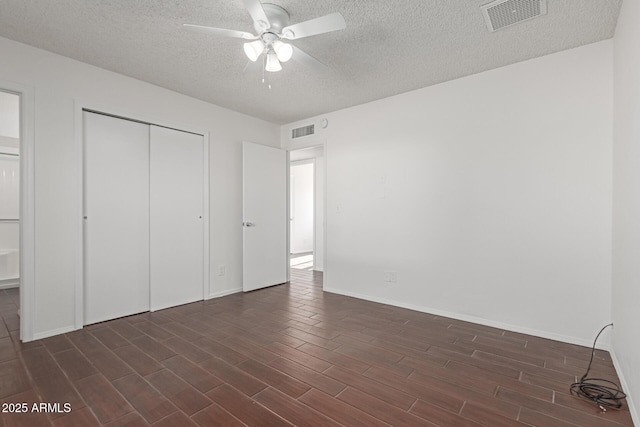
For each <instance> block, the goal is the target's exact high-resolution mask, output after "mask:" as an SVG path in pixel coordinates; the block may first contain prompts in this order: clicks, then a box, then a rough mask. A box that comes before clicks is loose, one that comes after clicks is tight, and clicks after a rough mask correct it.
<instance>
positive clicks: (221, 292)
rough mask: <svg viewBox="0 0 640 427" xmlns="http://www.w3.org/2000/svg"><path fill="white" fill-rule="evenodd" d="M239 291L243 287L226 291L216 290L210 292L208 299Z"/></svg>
mask: <svg viewBox="0 0 640 427" xmlns="http://www.w3.org/2000/svg"><path fill="white" fill-rule="evenodd" d="M238 292H242V288H236V289H228V290H226V291H220V292H215V293H213V294H209V296H208V297H207V299H213V298H220V297H224V296H227V295H231V294H237V293H238Z"/></svg>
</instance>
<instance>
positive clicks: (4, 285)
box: [0, 278, 20, 289]
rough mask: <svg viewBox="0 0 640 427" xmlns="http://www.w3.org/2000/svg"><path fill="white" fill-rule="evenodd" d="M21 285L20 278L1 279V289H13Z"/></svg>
mask: <svg viewBox="0 0 640 427" xmlns="http://www.w3.org/2000/svg"><path fill="white" fill-rule="evenodd" d="M19 286H20V279H19V278H16V279H2V280H0V289H11V288H17V287H19Z"/></svg>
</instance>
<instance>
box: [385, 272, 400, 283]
mask: <svg viewBox="0 0 640 427" xmlns="http://www.w3.org/2000/svg"><path fill="white" fill-rule="evenodd" d="M382 273H383V281H385V282H387V283H396V282H397V281H398V272H397V271H392V270H385V271H383V272H382Z"/></svg>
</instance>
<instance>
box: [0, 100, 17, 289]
mask: <svg viewBox="0 0 640 427" xmlns="http://www.w3.org/2000/svg"><path fill="white" fill-rule="evenodd" d="M19 285H20V96H19V95H17V94H14V93H10V92H4V91H0V289H12V290H11V291H7V292H10V293H12V294H13V293H15V294H16V295H15V296H16V300H17V297H18V287H19Z"/></svg>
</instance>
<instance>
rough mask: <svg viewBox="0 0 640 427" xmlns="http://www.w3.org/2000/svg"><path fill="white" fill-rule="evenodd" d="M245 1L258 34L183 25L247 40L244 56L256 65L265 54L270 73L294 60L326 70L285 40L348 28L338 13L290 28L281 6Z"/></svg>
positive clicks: (265, 66) (251, 0)
mask: <svg viewBox="0 0 640 427" xmlns="http://www.w3.org/2000/svg"><path fill="white" fill-rule="evenodd" d="M243 2H244V5H245V7H246V8H247V9H248V11H249V14H250V15H251V18H252V19H253V28H254V29H255V32H256V34H253V33H249V32H246V31H237V30H227V29H223V28H215V27H207V26H203V25H194V24H184V26H185V27H186V28H188V29H191V30H195V31H200V32H205V33H209V34H215V35H219V36H223V37H233V38H240V39H244V40H248V41H247V42H246V43H245V44H244V52H245V54H246V55H247V57H248V58H249V59H250V60H251V61H252V62H256V61H257V60H258V58H260V56H261V55H262V54H263V53H264V70H266V71H269V72H276V71H280V70H282V65H281V62H287V61H288V60H290V59H291V58H292V57H293V59H294V60H296V61H298V62H301V63H303V64H305V65H307V66H310V67H312V68H316V69H325V68H326V66H325V65H324V64H322V63H321V62H320V61H318V60H317V59H315V58H314V57H312V56H311V55H308V54H306V53H305V52H303V51H302V50H300V48H298V47H294V46H293V45H291V44H289V43H286V42H285V41H283V40H286V41H288V40H298V39H301V38H303V37H309V36H315V35H318V34H324V33H329V32H331V31H337V30H343V29H345V28H346V27H347V25H346V23H345V21H344V18H343V17H342V15H340V14H339V13H331V14H329V15H325V16H321V17H319V18H315V19H310V20H308V21H304V22H300V23H298V24H293V25H289V13H288V12H287V11H286V10H285V9H283V8H282V7H280V6H278V5H275V4H271V3H264V4H263V3H261V2H260V0H243Z"/></svg>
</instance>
